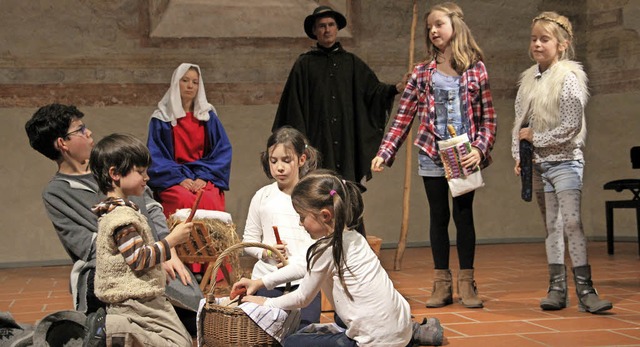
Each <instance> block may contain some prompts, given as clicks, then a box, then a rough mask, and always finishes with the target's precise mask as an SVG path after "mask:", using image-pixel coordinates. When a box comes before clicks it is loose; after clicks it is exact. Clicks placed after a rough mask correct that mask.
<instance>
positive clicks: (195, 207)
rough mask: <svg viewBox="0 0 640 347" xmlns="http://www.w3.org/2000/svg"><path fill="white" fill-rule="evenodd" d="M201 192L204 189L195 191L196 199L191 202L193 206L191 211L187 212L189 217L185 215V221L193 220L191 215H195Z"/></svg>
mask: <svg viewBox="0 0 640 347" xmlns="http://www.w3.org/2000/svg"><path fill="white" fill-rule="evenodd" d="M203 192H204V191H203V190H202V189H200V190H198V192H197V193H196V201H194V202H193V207H191V212H190V213H189V217H187V220H186V221H185V223H189V222H191V221H192V220H193V217H194V216H195V215H196V210H197V209H198V204H200V199H202V193H203Z"/></svg>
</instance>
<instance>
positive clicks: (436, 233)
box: [422, 177, 476, 270]
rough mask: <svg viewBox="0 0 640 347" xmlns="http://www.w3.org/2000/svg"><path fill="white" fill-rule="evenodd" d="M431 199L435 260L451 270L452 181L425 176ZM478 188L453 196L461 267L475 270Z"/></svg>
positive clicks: (430, 235) (438, 264)
mask: <svg viewBox="0 0 640 347" xmlns="http://www.w3.org/2000/svg"><path fill="white" fill-rule="evenodd" d="M422 180H423V182H424V190H425V191H426V193H427V200H428V201H429V215H430V218H431V225H430V226H429V238H430V240H431V252H432V254H433V263H434V265H435V268H436V269H438V270H445V269H449V248H450V246H451V244H450V242H449V230H448V229H449V219H450V217H451V212H450V211H449V184H448V183H447V179H446V178H444V177H422ZM474 193H475V192H474V191H472V192H469V193H467V194H464V195H461V196H458V197H455V198H453V222H454V223H455V225H456V248H457V250H458V262H459V263H460V269H473V260H474V257H475V247H476V230H475V228H474V226H473V196H474Z"/></svg>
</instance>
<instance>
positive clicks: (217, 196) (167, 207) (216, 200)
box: [158, 112, 225, 218]
mask: <svg viewBox="0 0 640 347" xmlns="http://www.w3.org/2000/svg"><path fill="white" fill-rule="evenodd" d="M173 141H174V151H175V153H174V159H175V161H176V162H177V163H180V164H183V163H190V162H193V161H196V160H200V158H202V156H203V154H204V152H205V148H206V146H207V145H208V143H207V139H206V136H205V128H204V122H201V121H199V120H198V119H196V118H195V117H194V116H193V112H187V114H186V116H185V117H183V118H179V119H178V121H177V124H176V126H174V127H173ZM203 190H204V193H203V194H202V199H201V200H200V204H199V205H198V209H200V210H214V211H224V210H225V201H224V191H222V190H220V189H218V188H217V187H216V186H214V185H213V183H211V182H207V185H206V186H205V187H204V189H203ZM158 195H159V196H160V202H161V203H162V206H163V207H164V214H165V216H166V217H167V218H169V216H170V215H172V214H173V213H174V212H175V211H176V210H177V209H181V208H191V207H193V203H194V202H195V199H196V193H193V192H191V191H190V190H188V189H186V188H184V187H182V186H181V185H175V186H173V187H169V188H167V189H165V190H164V191H162V192H160V193H159V194H158Z"/></svg>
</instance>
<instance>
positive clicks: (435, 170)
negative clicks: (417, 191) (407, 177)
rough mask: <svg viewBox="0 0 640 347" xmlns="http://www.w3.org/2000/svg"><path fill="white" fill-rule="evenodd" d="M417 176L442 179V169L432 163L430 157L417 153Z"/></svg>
mask: <svg viewBox="0 0 640 347" xmlns="http://www.w3.org/2000/svg"><path fill="white" fill-rule="evenodd" d="M418 175H420V176H423V177H425V176H426V177H443V176H444V167H443V166H442V165H438V164H436V163H434V162H433V160H432V159H431V157H429V156H428V155H427V154H426V153H424V152H422V151H420V152H419V153H418Z"/></svg>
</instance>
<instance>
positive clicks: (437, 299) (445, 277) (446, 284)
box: [426, 269, 453, 308]
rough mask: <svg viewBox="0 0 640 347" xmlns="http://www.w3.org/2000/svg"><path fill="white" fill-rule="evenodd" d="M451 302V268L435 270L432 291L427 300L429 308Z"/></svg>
mask: <svg viewBox="0 0 640 347" xmlns="http://www.w3.org/2000/svg"><path fill="white" fill-rule="evenodd" d="M452 303H453V289H452V287H451V270H449V269H447V270H438V269H436V271H435V276H434V277H433V292H432V293H431V297H430V298H429V300H428V301H427V304H426V306H427V307H429V308H436V307H442V306H446V305H451V304H452Z"/></svg>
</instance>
